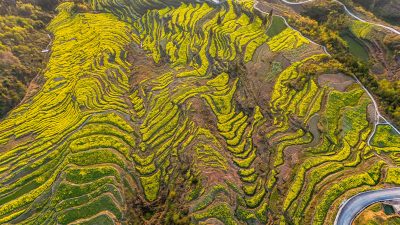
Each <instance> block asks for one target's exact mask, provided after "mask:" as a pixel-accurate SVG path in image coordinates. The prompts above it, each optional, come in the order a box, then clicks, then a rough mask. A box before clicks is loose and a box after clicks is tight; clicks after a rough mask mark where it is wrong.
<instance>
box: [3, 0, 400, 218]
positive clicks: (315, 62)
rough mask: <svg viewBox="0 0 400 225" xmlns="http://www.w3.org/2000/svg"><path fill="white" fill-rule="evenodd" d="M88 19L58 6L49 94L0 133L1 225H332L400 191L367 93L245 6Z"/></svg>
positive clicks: (109, 4)
mask: <svg viewBox="0 0 400 225" xmlns="http://www.w3.org/2000/svg"><path fill="white" fill-rule="evenodd" d="M91 7H92V12H87V13H78V12H76V10H75V6H74V3H72V2H65V3H62V4H61V5H60V6H59V7H58V16H57V17H56V18H54V19H53V21H52V22H51V23H50V25H49V26H48V30H49V31H50V32H51V33H52V34H53V37H54V40H53V44H52V47H51V56H50V59H49V62H48V64H47V68H46V70H45V72H44V73H43V74H42V75H40V76H41V79H43V80H45V82H44V85H43V86H42V87H41V89H40V91H39V92H38V93H37V94H36V95H34V96H32V97H31V98H28V99H26V100H25V101H24V102H23V103H22V104H21V105H20V106H18V107H17V108H16V109H15V110H13V111H12V112H11V113H10V114H9V115H8V116H7V117H6V118H5V119H4V120H3V121H1V123H0V223H2V224H3V223H4V224H266V223H270V224H331V223H333V220H334V218H335V215H336V212H337V210H338V207H339V204H340V203H341V201H343V200H345V199H346V198H347V197H349V196H351V195H353V194H355V193H357V192H359V191H363V190H370V189H375V188H380V187H384V186H395V185H400V180H399V179H398V177H399V176H398V175H399V173H400V167H399V166H400V165H399V162H400V157H399V148H398V145H397V144H398V143H400V141H399V139H400V136H399V135H397V134H396V133H393V132H391V131H390V129H389V128H386V127H380V126H379V127H378V129H377V131H376V133H372V129H373V124H374V122H375V121H374V117H373V115H371V110H368V108H369V106H370V105H371V100H370V99H369V96H368V95H367V94H366V93H365V92H364V90H363V89H362V88H361V87H360V86H359V85H358V84H357V83H356V82H355V81H353V80H352V79H351V78H349V77H347V81H346V82H342V81H341V79H339V78H340V77H346V76H345V75H343V74H339V73H338V71H337V70H336V67H335V66H334V65H337V64H335V63H337V62H333V61H332V59H330V58H329V56H328V55H325V54H324V52H323V50H322V49H321V48H320V47H318V46H316V45H314V44H313V43H311V42H310V41H309V40H308V39H306V38H304V37H303V36H302V35H301V34H300V33H298V32H297V31H295V30H292V29H291V28H288V27H286V28H284V29H275V30H274V31H273V32H272V33H274V35H273V36H271V37H270V36H268V33H270V34H271V32H268V31H269V29H271V27H270V25H271V20H273V19H275V18H278V17H272V15H263V14H262V13H260V12H257V11H255V9H253V2H252V1H241V2H240V3H237V2H236V1H233V0H228V1H226V2H224V3H219V4H217V3H212V2H198V1H189V0H188V1H172V0H171V1H169V0H168V1H156V0H154V1H153V0H147V1H144V0H143V1H128V0H92V1H91ZM280 26H282V25H280ZM275 33H276V34H275ZM254 71H257V73H256V74H255V73H254ZM251 76H254V79H253V80H251V79H250V78H251ZM323 79H328V81H330V82H323ZM349 80H350V82H349ZM335 82H336V83H337V84H338V85H336V86H335V85H333V84H335ZM338 86H340V87H341V88H338ZM266 87H271V88H266ZM371 135H374V136H373V138H372V143H373V144H372V145H371V146H369V145H368V143H367V140H368V138H369V137H370V136H371Z"/></svg>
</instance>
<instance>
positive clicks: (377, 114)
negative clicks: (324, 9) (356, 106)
mask: <svg viewBox="0 0 400 225" xmlns="http://www.w3.org/2000/svg"><path fill="white" fill-rule="evenodd" d="M281 1H282V2H284V3H286V4H288V5H301V4H307V3H309V2H313V1H315V0H304V1H299V2H292V1H288V0H281ZM334 1H335V2H337V3H338V4H340V5H341V6H343V8H344V10H345V11H346V13H347V14H349V15H350V16H351V17H353V18H354V19H356V20H359V21H362V22H364V23H368V24H372V25H374V26H379V27H383V28H385V29H387V30H389V31H391V32H393V33H395V34H398V35H400V31H398V30H396V29H394V28H392V27H388V26H385V25H382V24H378V23H373V22H369V21H366V20H363V19H361V18H360V17H358V16H356V15H354V14H353V13H352V12H351V11H350V10H349V9H348V8H347V7H346V5H345V4H343V3H342V2H340V1H339V0H334ZM256 2H257V1H256ZM255 5H256V4H255ZM285 22H286V20H285ZM286 24H287V23H286ZM324 50H325V52H327V51H326V48H325V46H324ZM328 54H329V53H328ZM354 78H355V80H356V81H357V83H358V84H360V85H361V87H362V88H363V89H364V90H365V91H366V92H367V94H368V96H369V97H370V98H371V100H372V103H373V105H374V108H375V122H374V128H373V131H372V132H371V133H370V135H369V137H368V140H367V144H368V145H371V140H372V138H373V136H374V135H375V132H376V127H377V126H378V125H380V124H386V125H389V126H391V127H392V128H393V130H395V131H396V133H397V134H400V130H399V129H397V128H396V127H395V126H394V125H393V124H392V123H390V122H389V121H388V120H387V119H386V118H385V117H383V116H382V114H381V113H380V112H379V108H378V104H377V103H376V101H375V99H374V97H373V96H372V94H371V93H370V92H369V91H368V89H367V88H366V87H365V86H364V85H363V84H362V83H361V82H360V81H359V80H358V79H357V78H356V77H354ZM381 121H383V122H381Z"/></svg>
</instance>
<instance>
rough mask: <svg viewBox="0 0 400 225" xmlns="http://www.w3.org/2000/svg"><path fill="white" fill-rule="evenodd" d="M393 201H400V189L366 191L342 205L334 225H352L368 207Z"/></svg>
mask: <svg viewBox="0 0 400 225" xmlns="http://www.w3.org/2000/svg"><path fill="white" fill-rule="evenodd" d="M393 199H400V188H388V189H381V190H376V191H366V192H362V193H360V194H357V195H355V196H353V197H351V198H349V199H348V200H346V201H345V202H343V203H342V204H341V206H340V208H339V212H338V214H337V216H336V219H335V223H334V225H351V224H352V222H353V220H354V219H355V218H356V217H357V215H358V214H359V213H361V212H362V211H363V210H364V209H365V208H367V207H368V206H370V205H372V204H374V203H377V202H382V201H387V200H393Z"/></svg>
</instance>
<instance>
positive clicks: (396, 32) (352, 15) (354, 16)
mask: <svg viewBox="0 0 400 225" xmlns="http://www.w3.org/2000/svg"><path fill="white" fill-rule="evenodd" d="M281 1H282V2H284V3H286V4H288V5H301V4H306V3H309V2H313V1H315V0H305V1H299V2H292V1H288V0H281ZM334 1H335V2H337V3H338V4H340V5H341V6H343V8H344V10H345V11H346V13H347V14H349V15H350V16H351V17H353V18H354V19H357V20H359V21H362V22H364V23H369V24H372V25H375V26H378V27H383V28H385V29H387V30H390V31H391V32H393V33H395V34H399V35H400V31H398V30H396V29H394V28H393V27H389V26H385V25H382V24H379V23H373V22H369V21H366V20H363V19H361V18H360V17H358V16H356V15H355V14H354V13H352V12H351V11H350V10H349V9H348V8H347V7H346V5H345V4H343V3H342V2H341V1H338V0H334Z"/></svg>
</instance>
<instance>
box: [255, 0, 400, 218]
mask: <svg viewBox="0 0 400 225" xmlns="http://www.w3.org/2000/svg"><path fill="white" fill-rule="evenodd" d="M281 1H282V2H284V3H286V4H289V5H301V4H306V3H309V2H312V1H314V0H306V1H301V2H290V1H287V0H281ZM334 1H335V2H337V3H339V4H340V5H342V6H343V7H344V9H345V11H346V13H347V14H349V15H350V16H351V17H353V18H355V19H357V20H359V21H362V22H365V23H369V24H372V25H375V26H379V27H383V28H385V29H387V30H389V31H391V32H394V33H396V34H399V35H400V32H399V31H397V30H395V29H394V28H392V27H388V26H385V25H382V24H376V23H372V22H368V21H365V20H363V19H361V18H359V17H357V16H356V15H354V14H353V13H352V12H350V10H348V8H347V7H346V6H345V5H344V4H343V3H342V2H340V1H338V0H334ZM254 8H255V9H256V10H258V11H260V12H262V13H267V12H265V11H263V10H261V9H260V8H259V7H258V1H257V0H256V1H255V3H254ZM279 17H281V18H283V20H284V21H285V24H286V25H287V26H288V27H291V26H290V25H289V24H288V23H287V21H286V19H285V18H284V17H282V16H279ZM291 28H292V29H294V28H293V27H291ZM294 30H296V29H294ZM297 31H298V30H297ZM298 32H299V33H300V34H301V32H300V31H298ZM303 37H304V36H303ZM305 38H307V37H305ZM307 39H308V40H309V41H310V42H311V43H314V44H317V43H315V42H314V41H312V40H310V39H309V38H307ZM317 45H319V46H321V47H322V48H323V49H324V51H325V53H326V54H328V55H330V54H329V52H328V51H327V49H326V47H325V46H322V45H320V44H317ZM353 77H354V79H355V81H356V82H357V83H358V84H359V85H360V86H361V87H362V88H363V89H364V91H365V92H366V93H367V94H368V96H369V97H370V99H371V101H372V103H373V106H374V110H375V122H374V128H373V131H372V132H371V134H370V135H369V137H368V140H367V144H368V145H369V146H370V145H371V144H370V142H371V139H372V137H373V136H374V134H375V132H376V127H377V126H378V125H381V124H385V125H389V126H391V127H392V128H393V130H395V131H396V132H397V133H398V134H400V131H399V130H398V129H397V128H396V127H395V126H394V125H393V124H391V123H390V122H389V121H388V120H387V119H385V118H384V117H383V116H382V114H381V113H380V112H379V107H378V103H377V102H376V100H375V99H374V97H373V96H372V94H371V93H370V92H369V91H368V89H367V88H366V87H365V86H364V85H363V84H362V83H361V82H360V81H359V80H358V78H357V77H355V76H353ZM393 199H400V188H388V189H381V190H376V191H366V192H361V193H359V194H357V195H354V196H353V197H351V198H349V199H348V200H346V201H345V202H342V204H341V205H340V208H339V211H338V213H337V215H336V219H335V222H334V225H351V224H352V222H353V220H354V219H355V218H356V217H357V215H358V214H360V213H361V212H362V211H363V210H364V209H365V208H367V207H368V206H370V205H372V204H374V203H377V202H382V201H386V200H393Z"/></svg>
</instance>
